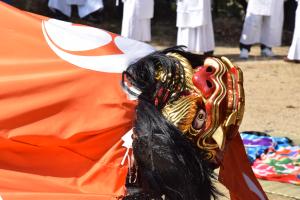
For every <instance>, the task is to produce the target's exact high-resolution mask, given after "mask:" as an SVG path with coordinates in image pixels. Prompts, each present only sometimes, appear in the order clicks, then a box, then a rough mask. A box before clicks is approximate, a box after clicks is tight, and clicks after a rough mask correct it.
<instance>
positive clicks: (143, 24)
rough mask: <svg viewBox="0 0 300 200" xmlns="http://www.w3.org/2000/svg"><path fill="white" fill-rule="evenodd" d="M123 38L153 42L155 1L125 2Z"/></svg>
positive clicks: (133, 0) (130, 0) (125, 0)
mask: <svg viewBox="0 0 300 200" xmlns="http://www.w3.org/2000/svg"><path fill="white" fill-rule="evenodd" d="M123 3H124V9H123V20H122V30H121V35H122V36H123V37H127V38H131V39H135V40H139V41H144V42H149V41H151V19H152V18H153V14H154V0H123Z"/></svg>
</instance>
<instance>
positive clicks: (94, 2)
mask: <svg viewBox="0 0 300 200" xmlns="http://www.w3.org/2000/svg"><path fill="white" fill-rule="evenodd" d="M72 5H77V7H78V15H79V17H80V18H84V17H86V16H88V15H89V14H91V13H93V12H95V11H97V10H100V9H103V7H104V6H103V0H49V1H48V7H49V8H51V9H56V10H59V11H60V12H62V13H63V14H64V15H66V16H68V17H71V14H72V8H71V6H72Z"/></svg>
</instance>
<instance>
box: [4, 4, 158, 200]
mask: <svg viewBox="0 0 300 200" xmlns="http://www.w3.org/2000/svg"><path fill="white" fill-rule="evenodd" d="M137 50H138V51H137ZM152 51H153V48H152V47H151V46H149V45H147V44H144V43H140V42H137V41H133V40H129V39H125V38H122V37H120V36H118V35H115V34H113V33H109V32H107V31H104V30H100V29H96V28H92V27H88V26H83V25H75V24H71V23H68V22H63V21H59V20H54V19H48V18H46V17H41V16H38V15H34V14H30V13H27V12H24V11H20V10H18V9H16V8H13V7H10V6H8V5H6V4H4V3H1V2H0V196H1V198H2V199H3V200H11V199H14V200H16V199H22V200H34V199H37V200H41V199H42V200H48V199H64V200H68V199H72V200H76V199H85V200H90V199H91V200H93V199H97V200H99V199H101V200H102V199H103V200H104V199H115V198H117V197H118V196H120V195H123V194H124V183H125V177H126V173H127V166H126V165H125V166H122V165H121V161H122V158H123V156H124V154H125V152H126V148H124V147H122V143H123V142H122V140H121V137H122V136H123V135H124V134H125V133H126V132H127V131H128V130H130V129H131V126H132V119H133V114H134V106H135V103H134V102H132V101H129V100H128V99H127V97H126V95H125V94H124V92H123V91H122V89H121V87H120V81H121V72H122V71H123V70H125V69H126V67H127V65H128V63H130V62H133V61H134V60H136V59H138V58H140V57H143V56H145V55H147V54H149V53H151V52H152Z"/></svg>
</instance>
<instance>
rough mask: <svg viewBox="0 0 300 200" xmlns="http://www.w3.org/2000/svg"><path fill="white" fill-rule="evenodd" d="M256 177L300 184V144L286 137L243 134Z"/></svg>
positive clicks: (251, 133)
mask: <svg viewBox="0 0 300 200" xmlns="http://www.w3.org/2000/svg"><path fill="white" fill-rule="evenodd" d="M241 136H242V139H243V142H244V145H245V148H246V152H247V155H248V158H249V160H250V161H251V163H252V164H253V165H252V169H253V171H254V173H255V175H256V177H258V178H261V179H266V180H272V181H280V182H287V183H293V184H296V185H300V146H293V145H292V144H291V140H289V139H288V138H284V137H271V136H268V135H266V134H263V135H261V134H256V133H255V134H253V132H244V133H242V134H241Z"/></svg>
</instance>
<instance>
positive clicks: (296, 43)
mask: <svg viewBox="0 0 300 200" xmlns="http://www.w3.org/2000/svg"><path fill="white" fill-rule="evenodd" d="M288 58H289V59H292V60H300V5H299V2H298V7H297V11H296V20H295V30H294V35H293V41H292V45H291V47H290V49H289V54H288Z"/></svg>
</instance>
